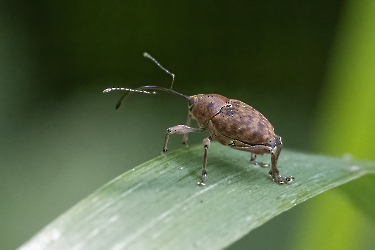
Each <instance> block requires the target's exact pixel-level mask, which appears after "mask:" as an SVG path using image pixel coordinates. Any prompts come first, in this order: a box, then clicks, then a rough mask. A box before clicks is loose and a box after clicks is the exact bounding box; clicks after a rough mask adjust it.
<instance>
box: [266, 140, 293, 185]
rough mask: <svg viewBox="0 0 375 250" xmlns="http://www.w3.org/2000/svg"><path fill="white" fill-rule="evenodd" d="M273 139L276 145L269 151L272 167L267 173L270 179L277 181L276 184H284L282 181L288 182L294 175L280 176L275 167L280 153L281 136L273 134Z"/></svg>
mask: <svg viewBox="0 0 375 250" xmlns="http://www.w3.org/2000/svg"><path fill="white" fill-rule="evenodd" d="M275 139H276V146H275V147H274V148H273V149H272V152H271V162H272V167H271V170H270V172H269V174H270V175H271V177H272V179H273V180H274V181H275V182H276V183H278V184H284V183H288V182H290V181H292V180H294V177H293V176H285V177H284V176H281V175H280V174H279V170H278V169H277V166H276V165H277V160H278V159H279V155H280V152H281V148H282V146H283V143H282V142H281V137H280V136H277V135H276V136H275Z"/></svg>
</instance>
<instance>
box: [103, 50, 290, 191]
mask: <svg viewBox="0 0 375 250" xmlns="http://www.w3.org/2000/svg"><path fill="white" fill-rule="evenodd" d="M144 56H145V57H148V58H150V59H151V60H153V61H154V62H155V63H156V64H158V66H159V67H161V68H162V69H163V70H165V71H166V72H167V73H169V74H171V75H172V76H173V79H174V74H172V73H170V72H169V71H167V70H166V69H164V68H163V67H162V66H161V65H160V64H159V63H158V62H157V61H156V60H155V59H154V58H152V57H151V56H150V55H148V54H147V53H145V54H144ZM172 85H173V81H172ZM113 90H122V91H126V93H125V94H124V95H123V96H122V97H121V99H120V101H119V102H118V103H117V105H116V109H117V108H119V106H120V104H121V102H122V101H123V99H124V98H125V97H126V96H127V95H128V94H129V93H131V92H138V93H139V92H140V93H146V94H156V93H158V92H167V93H170V94H173V95H176V96H179V97H182V98H184V99H185V100H187V101H188V107H189V113H188V119H187V122H186V125H177V126H174V127H170V128H168V129H167V132H166V135H165V140H164V146H163V151H164V152H166V151H167V144H168V140H169V136H170V135H171V134H183V135H184V136H183V143H184V144H187V141H188V134H189V133H191V132H203V131H208V133H209V136H208V137H207V138H205V139H204V140H203V146H204V157H203V167H202V176H201V181H200V182H198V184H199V185H205V182H206V179H207V171H206V165H207V150H208V148H209V147H210V143H211V141H212V140H215V141H218V142H219V143H220V144H222V145H224V146H229V147H231V148H233V149H237V150H241V151H246V152H250V153H251V158H250V161H251V162H255V157H256V155H258V154H259V155H263V154H271V163H272V165H271V170H270V171H269V174H270V175H271V177H272V179H273V180H274V181H275V182H276V183H279V184H282V183H288V182H290V181H292V180H293V179H294V178H293V177H292V176H289V177H283V176H281V175H279V170H278V169H277V160H278V158H279V155H280V152H281V148H282V142H281V137H280V136H278V135H276V134H275V132H274V128H273V126H272V125H271V123H270V122H269V121H268V120H267V118H265V117H264V116H263V115H262V114H261V113H260V112H258V111H257V110H256V109H254V108H253V107H251V106H250V105H248V104H246V103H244V102H242V101H239V100H235V99H229V98H227V97H225V96H222V95H218V94H198V95H192V96H186V95H183V94H181V93H178V92H176V91H174V90H172V89H166V88H163V87H157V86H142V87H139V88H137V89H127V88H109V89H105V90H104V91H103V92H111V91H113ZM191 119H194V120H196V121H197V123H198V126H199V128H193V127H191V126H190V122H191Z"/></svg>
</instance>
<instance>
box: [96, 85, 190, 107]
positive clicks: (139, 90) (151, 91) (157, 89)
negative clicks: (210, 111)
mask: <svg viewBox="0 0 375 250" xmlns="http://www.w3.org/2000/svg"><path fill="white" fill-rule="evenodd" d="M116 90H120V91H126V93H125V94H124V95H123V96H122V97H121V98H120V100H119V101H118V102H117V104H116V109H118V108H119V107H120V105H121V103H122V101H123V100H124V99H125V97H127V96H128V95H129V94H130V93H133V92H135V93H143V94H158V92H166V93H169V94H172V95H175V96H178V97H181V98H184V99H187V98H188V96H186V95H183V94H181V93H178V92H177V91H174V90H172V89H167V88H163V87H158V86H142V87H139V88H136V89H128V88H107V89H105V90H103V93H108V92H112V91H116ZM147 90H149V91H147Z"/></svg>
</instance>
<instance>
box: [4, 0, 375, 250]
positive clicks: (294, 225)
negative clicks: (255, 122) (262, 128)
mask: <svg viewBox="0 0 375 250" xmlns="http://www.w3.org/2000/svg"><path fill="white" fill-rule="evenodd" d="M373 13H375V3H374V2H373V1H370V0H364V1H358V2H356V1H354V0H351V1H338V0H332V1H322V0H315V1H312V0H305V1H285V0H284V1H276V0H266V1H236V2H224V1H220V2H219V1H143V0H142V1H133V2H129V1H116V0H109V1H105V2H103V1H95V0H94V1H46V0H36V1H32V2H31V1H22V0H14V1H1V2H0V102H1V106H0V126H1V127H0V141H1V143H0V152H1V154H0V202H1V205H0V249H14V248H16V247H18V246H19V245H21V244H22V243H23V242H25V241H26V240H27V239H29V238H30V237H31V236H33V235H34V234H35V233H36V232H38V231H39V230H40V229H41V228H43V227H44V226H45V225H46V224H48V223H49V222H51V221H52V220H53V219H54V218H56V217H57V216H59V215H60V214H62V213H63V212H64V211H66V210H67V209H69V208H70V207H71V206H73V205H74V204H76V203H77V202H78V201H80V200H81V199H83V198H84V197H86V196H87V195H88V194H90V193H91V192H93V191H94V190H96V189H98V188H99V187H100V186H102V185H103V184H105V183H107V182H108V181H110V180H112V179H113V178H115V177H116V176H118V175H120V174H122V173H123V172H125V171H127V170H128V169H132V168H134V167H135V166H137V165H138V164H140V163H143V162H145V161H147V160H150V159H152V158H154V157H156V156H158V155H159V154H160V152H161V148H162V144H163V139H164V133H165V130H166V128H168V127H170V126H173V125H176V124H180V123H184V122H185V119H186V116H187V108H186V106H187V105H186V103H185V102H184V101H182V100H180V99H178V98H176V97H173V96H168V95H153V96H150V95H141V94H134V95H132V96H131V97H129V98H128V99H127V100H126V103H124V104H125V105H123V106H122V107H121V108H120V109H119V110H118V111H115V104H116V102H117V101H118V98H119V97H120V96H121V93H115V92H114V93H109V94H103V93H102V90H103V89H105V88H107V87H129V88H135V87H138V86H142V85H158V86H164V87H169V86H170V84H171V77H170V76H169V75H167V74H166V73H165V72H163V71H162V70H160V69H159V68H158V67H157V66H156V65H155V64H153V63H152V62H151V61H150V60H148V59H145V58H144V57H143V56H142V54H143V52H145V51H147V52H148V53H150V54H151V55H152V56H154V57H155V58H156V59H157V60H158V61H159V62H160V63H161V64H162V65H163V66H164V67H165V68H167V69H168V70H169V71H171V72H173V73H175V74H176V81H175V84H174V90H176V91H178V92H181V93H183V94H187V95H193V94H198V93H218V94H223V95H225V96H227V97H229V98H235V99H239V100H242V101H244V102H246V103H248V104H250V105H252V106H254V107H255V108H256V109H258V110H259V111H260V112H262V113H263V114H264V115H265V116H266V117H267V118H268V119H269V120H270V121H271V123H272V124H273V126H274V127H275V131H276V133H277V134H278V135H280V136H282V138H283V142H284V147H285V148H288V149H294V150H299V151H306V152H319V153H324V154H331V155H336V156H342V155H343V154H350V155H351V156H352V157H353V158H355V159H372V160H374V159H375V156H374V153H373V150H372V148H371V145H372V141H373V140H374V138H375V134H374V130H373V128H374V127H375V119H374V118H373V114H374V113H375V101H374V98H375V71H374V68H373V67H374V65H375V46H374V44H375V32H374V31H375V16H374V15H373ZM203 138H204V136H203V135H193V136H191V142H190V143H201V140H202V139H203ZM170 143H171V144H170V146H169V148H170V149H174V148H179V147H181V144H180V143H181V138H180V137H179V136H176V137H172V138H171V142H170ZM228 150H229V149H228ZM281 157H282V154H281ZM109 162H111V164H109ZM114 163H116V164H114ZM297 178H298V177H297ZM374 182H375V178H374V177H373V176H366V177H363V178H360V179H359V180H356V181H353V182H351V183H349V184H346V185H344V186H342V187H339V188H336V189H333V190H331V191H328V192H326V193H324V194H322V195H319V196H318V197H316V198H314V199H311V200H309V201H307V202H305V203H303V204H301V205H299V206H297V207H296V208H294V209H292V210H290V211H287V212H285V213H283V214H281V215H280V216H278V217H276V218H275V219H273V220H271V221H270V222H268V223H266V224H265V225H264V226H262V227H260V228H258V229H256V230H255V231H253V232H252V233H251V234H249V235H248V236H246V237H244V238H243V239H242V240H240V241H238V242H236V243H235V244H234V245H232V246H231V247H230V249H250V248H251V249H271V248H275V247H276V248H278V249H287V248H288V249H290V248H293V249H302V248H304V249H306V248H308V247H309V248H311V249H318V248H319V249H321V248H322V247H323V248H325V247H326V248H327V249H329V248H331V249H332V248H339V247H340V248H341V249H370V247H371V246H373V245H374V243H375V240H374V239H373V237H371V235H372V236H373V235H374V234H375V219H374V218H375V212H374V205H375V197H374V190H375V184H374Z"/></svg>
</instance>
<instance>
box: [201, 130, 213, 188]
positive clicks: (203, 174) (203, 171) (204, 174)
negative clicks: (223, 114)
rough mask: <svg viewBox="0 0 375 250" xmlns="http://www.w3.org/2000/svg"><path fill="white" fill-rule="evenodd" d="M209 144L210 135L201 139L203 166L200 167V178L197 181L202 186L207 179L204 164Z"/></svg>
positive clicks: (205, 163)
mask: <svg viewBox="0 0 375 250" xmlns="http://www.w3.org/2000/svg"><path fill="white" fill-rule="evenodd" d="M210 145H211V140H210V137H207V138H205V139H204V140H203V146H204V157H203V167H202V179H201V181H200V182H198V185H201V186H204V185H206V183H205V182H206V180H207V171H206V165H207V150H208V148H209V147H210Z"/></svg>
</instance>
